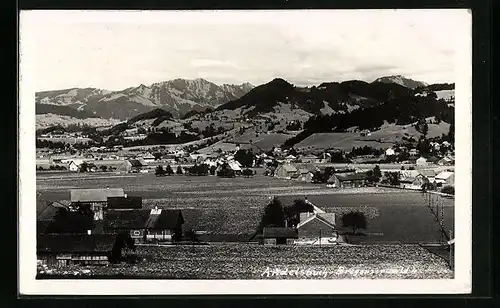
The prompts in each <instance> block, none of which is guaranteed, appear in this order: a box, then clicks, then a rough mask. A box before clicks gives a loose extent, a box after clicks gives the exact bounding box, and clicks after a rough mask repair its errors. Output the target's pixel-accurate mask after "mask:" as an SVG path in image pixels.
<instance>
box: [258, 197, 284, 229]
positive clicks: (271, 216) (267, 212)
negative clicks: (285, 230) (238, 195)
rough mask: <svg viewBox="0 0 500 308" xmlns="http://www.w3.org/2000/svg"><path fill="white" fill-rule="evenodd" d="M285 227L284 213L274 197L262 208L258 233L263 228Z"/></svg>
mask: <svg viewBox="0 0 500 308" xmlns="http://www.w3.org/2000/svg"><path fill="white" fill-rule="evenodd" d="M284 226H285V212H284V210H283V205H282V204H281V202H280V201H279V200H278V198H276V197H274V198H273V199H272V200H271V202H269V203H268V204H267V205H266V207H265V208H264V214H262V218H261V221H260V224H259V227H258V231H259V232H260V231H262V230H263V228H264V227H284Z"/></svg>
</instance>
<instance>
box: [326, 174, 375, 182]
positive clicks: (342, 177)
mask: <svg viewBox="0 0 500 308" xmlns="http://www.w3.org/2000/svg"><path fill="white" fill-rule="evenodd" d="M334 177H336V178H337V179H338V180H339V181H340V182H345V181H361V180H366V179H367V178H368V176H367V175H366V173H350V174H333V175H332V176H331V177H330V179H328V182H331V181H332V180H334Z"/></svg>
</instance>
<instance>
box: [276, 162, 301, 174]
mask: <svg viewBox="0 0 500 308" xmlns="http://www.w3.org/2000/svg"><path fill="white" fill-rule="evenodd" d="M278 168H283V170H285V172H297V168H295V166H293V165H290V164H283V165H281V166H279V167H278Z"/></svg>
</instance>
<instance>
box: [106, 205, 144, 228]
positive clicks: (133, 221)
mask: <svg viewBox="0 0 500 308" xmlns="http://www.w3.org/2000/svg"><path fill="white" fill-rule="evenodd" d="M149 212H150V211H149V210H142V209H141V210H126V211H115V210H108V211H106V212H105V213H104V219H103V221H104V228H105V229H143V228H144V226H145V224H146V221H147V220H148V218H149Z"/></svg>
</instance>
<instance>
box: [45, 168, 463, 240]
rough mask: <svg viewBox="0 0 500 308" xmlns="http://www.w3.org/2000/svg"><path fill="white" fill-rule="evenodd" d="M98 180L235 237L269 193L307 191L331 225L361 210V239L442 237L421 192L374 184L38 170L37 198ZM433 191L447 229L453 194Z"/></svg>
mask: <svg viewBox="0 0 500 308" xmlns="http://www.w3.org/2000/svg"><path fill="white" fill-rule="evenodd" d="M97 187H101V188H104V187H110V188H123V189H124V190H125V192H126V193H127V194H128V195H130V196H141V197H142V198H143V203H144V207H154V206H159V207H162V208H175V209H182V210H183V215H184V219H185V225H184V228H185V229H191V228H193V229H196V230H204V231H209V232H210V233H211V234H213V235H214V236H216V235H226V236H228V235H231V236H233V237H234V239H235V240H238V241H245V240H247V239H248V238H249V236H250V234H252V233H253V232H254V231H255V229H256V227H257V225H258V223H259V221H260V218H261V215H262V212H263V210H264V207H265V205H266V204H267V203H268V202H269V201H270V199H271V198H272V197H273V196H276V197H278V198H279V199H280V200H281V202H282V203H283V205H289V204H291V203H292V202H293V200H294V199H304V198H305V197H307V198H308V200H310V201H311V202H313V203H314V204H316V205H317V206H319V207H321V208H323V209H325V210H326V211H330V212H334V213H336V220H337V225H338V226H341V220H340V218H341V215H342V214H343V213H345V212H348V211H351V210H360V211H362V212H364V213H365V216H366V217H367V218H368V227H367V230H366V232H365V233H366V234H367V235H366V236H364V237H360V239H357V241H358V242H361V243H364V242H366V243H433V242H439V241H440V239H441V234H440V231H439V228H438V224H437V223H436V221H435V219H434V217H433V216H432V214H431V212H430V210H429V209H428V207H427V201H426V199H425V197H424V195H423V194H422V193H420V192H411V191H402V190H396V189H390V188H375V187H372V188H363V189H345V190H336V189H331V188H327V187H326V186H325V185H315V184H310V183H301V182H295V181H289V180H279V179H275V178H271V177H265V176H261V175H257V176H254V177H252V178H243V177H237V178H232V179H223V178H217V177H215V176H205V177H196V176H177V175H176V176H167V177H155V176H154V174H129V175H118V174H113V173H95V174H86V175H81V174H67V173H66V174H62V173H61V174H56V173H50V174H43V173H40V174H37V198H39V199H40V200H47V201H55V200H69V190H70V189H72V188H97ZM439 198H440V202H441V203H442V204H443V206H444V207H443V210H444V223H445V226H446V229H447V230H448V229H449V230H453V227H454V226H453V225H454V200H450V199H445V198H441V197H439ZM226 238H227V237H226Z"/></svg>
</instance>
